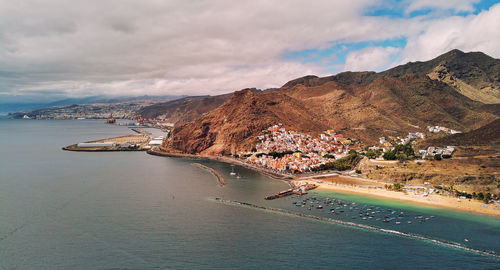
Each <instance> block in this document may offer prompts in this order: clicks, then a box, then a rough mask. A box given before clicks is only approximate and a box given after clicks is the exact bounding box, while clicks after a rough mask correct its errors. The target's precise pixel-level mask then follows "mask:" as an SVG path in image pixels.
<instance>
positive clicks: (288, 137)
mask: <svg viewBox="0 0 500 270" xmlns="http://www.w3.org/2000/svg"><path fill="white" fill-rule="evenodd" d="M263 133H264V134H263V135H260V136H257V140H258V141H259V142H258V143H257V144H256V146H255V149H253V150H255V151H254V152H253V153H242V155H249V154H250V156H249V157H247V159H246V161H247V162H249V163H251V164H256V165H259V166H262V167H266V168H269V169H272V170H276V171H278V172H292V173H304V172H309V171H310V170H311V168H313V167H316V166H319V165H321V164H325V163H327V162H331V161H334V160H335V159H339V158H342V157H344V156H346V155H347V153H348V151H349V146H350V145H351V140H349V139H346V138H344V136H342V135H341V134H337V133H335V132H334V131H333V130H328V131H326V132H325V133H322V134H321V135H320V137H319V138H313V137H312V136H311V135H306V134H302V133H299V132H296V131H291V130H287V129H285V128H284V127H282V125H281V124H277V125H273V126H271V127H269V128H268V129H267V130H265V131H263Z"/></svg>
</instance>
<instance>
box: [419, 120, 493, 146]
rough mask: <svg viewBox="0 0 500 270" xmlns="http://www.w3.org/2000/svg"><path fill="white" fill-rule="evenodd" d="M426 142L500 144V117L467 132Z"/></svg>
mask: <svg viewBox="0 0 500 270" xmlns="http://www.w3.org/2000/svg"><path fill="white" fill-rule="evenodd" d="M425 144H426V145H439V146H445V145H456V146H470V145H493V144H497V145H498V144H500V119H497V120H495V121H493V122H491V123H488V124H486V125H484V126H482V127H480V128H478V129H474V130H472V131H469V132H466V133H458V134H452V135H448V136H445V137H441V138H437V139H432V140H427V141H425Z"/></svg>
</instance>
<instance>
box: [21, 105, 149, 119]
mask: <svg viewBox="0 0 500 270" xmlns="http://www.w3.org/2000/svg"><path fill="white" fill-rule="evenodd" d="M151 104H152V103H151V102H150V101H137V102H120V103H94V104H79V105H76V104H75V105H68V106H57V107H49V108H45V109H38V110H34V111H30V112H19V113H15V114H14V115H12V118H25V119H107V118H108V117H109V116H110V115H113V117H114V118H118V119H133V118H134V117H135V114H136V112H137V111H138V110H140V109H141V108H143V107H144V106H148V105H151Z"/></svg>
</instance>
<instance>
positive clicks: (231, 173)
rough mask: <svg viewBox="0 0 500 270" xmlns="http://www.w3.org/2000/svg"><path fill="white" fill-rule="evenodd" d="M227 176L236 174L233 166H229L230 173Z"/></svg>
mask: <svg viewBox="0 0 500 270" xmlns="http://www.w3.org/2000/svg"><path fill="white" fill-rule="evenodd" d="M229 174H230V175H236V173H235V172H234V165H231V172H230V173H229Z"/></svg>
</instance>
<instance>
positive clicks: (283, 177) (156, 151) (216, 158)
mask: <svg viewBox="0 0 500 270" xmlns="http://www.w3.org/2000/svg"><path fill="white" fill-rule="evenodd" d="M146 153H148V154H150V155H154V156H163V157H175V158H192V159H205V160H214V161H220V162H224V163H228V164H233V165H238V166H242V167H245V168H247V169H250V170H253V171H256V172H258V173H261V174H263V175H265V176H268V177H270V178H272V179H275V180H284V181H286V182H288V183H290V180H292V179H291V178H290V177H289V176H287V175H283V174H280V173H277V172H273V171H270V170H267V169H265V168H261V167H257V166H253V165H250V164H247V163H245V162H243V161H240V160H237V159H234V158H229V157H220V156H208V155H195V154H184V153H172V152H166V151H163V150H159V149H157V148H153V149H150V150H148V151H146Z"/></svg>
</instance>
